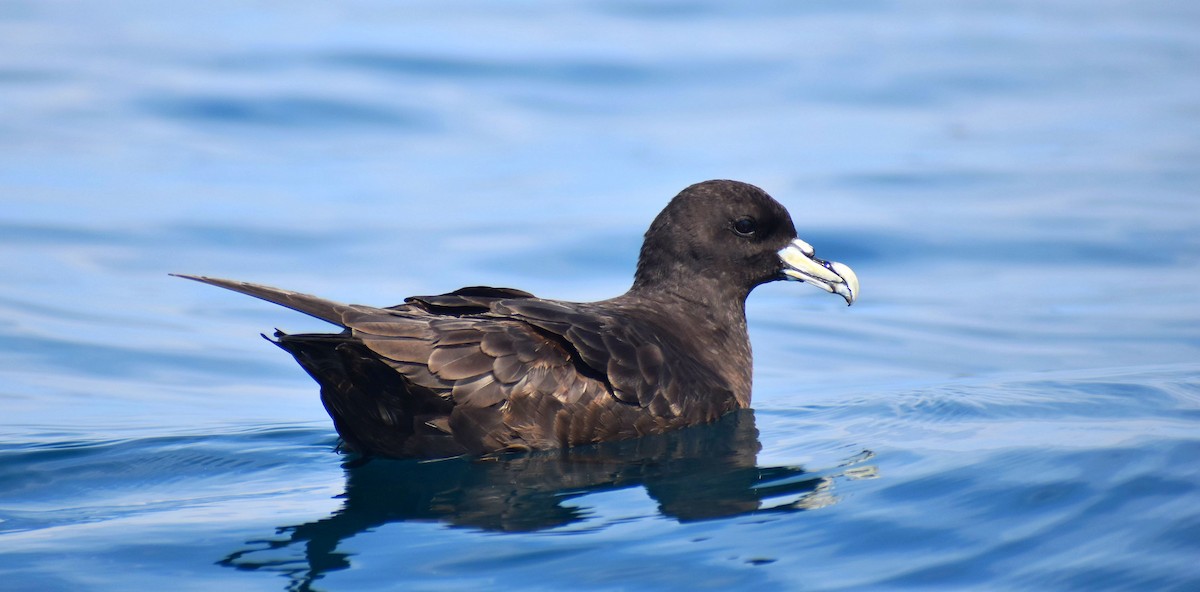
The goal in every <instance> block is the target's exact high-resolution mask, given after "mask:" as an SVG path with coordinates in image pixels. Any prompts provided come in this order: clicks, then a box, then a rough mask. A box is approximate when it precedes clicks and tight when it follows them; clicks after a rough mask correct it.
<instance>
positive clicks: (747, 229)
mask: <svg viewBox="0 0 1200 592" xmlns="http://www.w3.org/2000/svg"><path fill="white" fill-rule="evenodd" d="M755 230H758V223H757V222H755V221H754V218H750V217H745V218H738V219H737V220H734V222H733V231H734V232H736V233H738V234H739V235H741V236H751V235H753V234H754V231H755Z"/></svg>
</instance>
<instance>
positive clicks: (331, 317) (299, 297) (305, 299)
mask: <svg viewBox="0 0 1200 592" xmlns="http://www.w3.org/2000/svg"><path fill="white" fill-rule="evenodd" d="M170 275H173V276H175V277H180V278H184V279H188V280H194V281H197V282H201V283H204V284H209V285H213V286H218V287H221V288H225V289H227V290H233V291H234V292H240V293H242V294H245V295H247V296H253V297H255V298H259V299H262V300H266V301H267V302H272V303H275V304H278V305H280V306H286V307H287V308H290V309H292V310H295V311H298V312H302V313H304V314H306V315H309V316H313V317H316V318H318V319H321V320H322V321H325V322H328V323H333V324H335V325H338V326H339V327H345V326H346V313H349V312H353V311H361V310H362V308H363V307H359V306H355V305H350V304H342V303H340V302H334V301H332V300H326V299H324V298H318V297H316V296H312V295H309V294H303V293H300V292H293V291H291V290H283V289H280V288H272V287H270V286H264V285H261V284H251V283H249V282H239V281H235V280H223V279H220V278H210V277H204V276H198V275H186V274H182V273H172V274H170Z"/></svg>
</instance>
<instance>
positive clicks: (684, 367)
mask: <svg viewBox="0 0 1200 592" xmlns="http://www.w3.org/2000/svg"><path fill="white" fill-rule="evenodd" d="M179 277H183V278H187V279H192V280H196V281H199V282H204V283H206V284H212V285H214V286H220V287H222V288H227V289H230V290H233V291H235V292H240V293H242V294H247V295H249V296H254V297H256V298H261V299H263V300H266V301H268V302H273V303H275V304H278V305H281V306H286V307H288V308H291V309H293V310H296V311H299V312H302V313H305V314H308V315H311V316H313V317H316V318H318V319H321V320H324V321H327V322H330V323H333V324H335V325H338V326H340V327H342V328H343V329H344V330H343V331H342V332H341V333H319V334H297V335H288V334H285V333H283V332H282V331H276V332H275V339H274V340H273V343H275V344H276V345H278V346H279V347H281V348H283V349H284V350H286V351H287V352H288V353H290V354H292V355H293V356H295V358H296V361H298V362H299V363H300V365H301V366H302V367H303V368H304V369H305V370H306V371H307V372H308V373H309V374H310V375H311V376H312V377H313V378H314V379H315V380H316V381H317V383H318V384H319V385H320V386H321V402H322V403H323V404H324V405H325V410H326V411H328V413H329V416H330V417H331V418H332V419H333V425H334V427H335V428H336V429H337V432H338V434H339V435H341V437H342V440H343V441H344V443H345V445H346V446H347V447H348V448H350V449H352V450H353V451H355V452H358V453H359V454H361V455H363V456H375V455H378V456H387V457H399V458H405V457H418V458H435V457H448V456H457V455H464V454H467V455H482V454H488V453H496V452H505V451H516V450H534V449H550V448H559V447H566V446H577V445H584V444H592V443H597V442H603V441H609V440H620V439H625V438H635V437H638V436H643V435H646V434H655V433H661V432H664V431H667V430H672V429H676V428H681V427H685V426H690V425H695V424H701V423H706V422H710V421H713V420H715V419H717V418H719V417H721V416H722V415H724V414H726V413H729V412H730V411H734V410H736V409H741V408H745V407H747V406H749V405H750V385H751V355H750V339H749V335H748V334H747V332H746V311H745V305H746V297H747V296H748V295H749V294H750V291H751V290H752V289H754V288H755V287H756V286H758V285H760V284H764V283H767V282H771V281H775V280H796V281H801V282H805V283H809V284H812V285H814V286H817V287H818V288H821V289H823V290H825V291H827V292H830V293H833V294H837V295H839V296H841V297H842V298H844V299H845V301H846V303H847V304H853V303H854V301H855V299H857V298H858V293H859V288H858V278H857V277H856V276H855V274H854V272H853V271H852V270H851V269H850V268H849V267H847V266H845V265H843V264H841V263H837V262H833V261H824V260H821V259H818V258H817V257H816V256H815V254H814V251H813V248H812V247H811V246H810V245H809V244H808V243H806V242H804V241H802V240H800V239H799V238H797V237H796V228H795V226H794V225H793V223H792V219H791V216H790V215H789V214H788V212H787V210H786V209H784V207H783V206H782V205H780V204H779V202H777V201H775V200H774V199H772V198H771V196H769V195H767V193H766V192H764V191H763V190H761V189H759V188H758V187H755V186H753V185H749V184H746V183H741V182H737V181H726V180H716V181H705V182H702V183H697V184H695V185H692V186H690V187H688V188H686V189H684V190H683V191H681V192H680V193H679V194H678V195H677V196H675V198H674V199H672V200H671V201H670V203H668V204H667V206H666V208H665V209H663V211H662V213H660V214H659V215H658V217H657V218H655V219H654V222H653V223H652V224H651V225H650V229H649V230H647V231H646V235H645V240H644V242H643V244H642V249H641V253H640V255H639V257H638V264H637V271H636V273H635V275H634V279H633V286H632V287H630V288H629V291H628V292H626V293H625V294H622V295H620V296H617V297H615V298H611V299H608V300H601V301H598V302H565V301H559V300H546V299H542V298H537V297H535V296H534V295H532V294H530V293H528V292H523V291H521V290H514V289H510V288H491V287H482V286H480V287H470V288H462V289H460V290H456V291H454V292H450V293H448V294H441V295H438V296H413V297H410V298H406V299H405V301H404V304H400V305H397V306H392V307H388V308H376V307H373V306H363V305H358V304H342V303H339V302H333V301H330V300H325V299H323V298H318V297H316V296H310V295H308V294H302V293H299V292H293V291H290V290H283V289H279V288H272V287H268V286H263V285H258V284H251V283H247V282H239V281H233V280H225V279H218V278H210V277H202V276H192V275H179Z"/></svg>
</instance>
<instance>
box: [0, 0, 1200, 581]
mask: <svg viewBox="0 0 1200 592" xmlns="http://www.w3.org/2000/svg"><path fill="white" fill-rule="evenodd" d="M1197 31H1200V4H1197V3H1195V2H1193V1H1190V0H1148V1H1142V2H1095V1H1090V2H1084V1H1082V0H1051V1H1040V2H1032V1H1024V0H999V1H993V2H954V1H949V0H923V1H917V2H886V1H868V2H828V1H818V2H762V3H742V4H738V3H728V2H717V1H697V0H679V1H667V2H657V1H655V2H651V1H640V0H633V1H628V0H621V1H616V2H569V3H560V2H545V1H534V0H531V1H522V2H504V3H493V2H480V1H476V0H455V1H450V2H403V3H395V2H382V1H378V0H349V1H343V2H337V3H308V4H304V3H301V4H297V3H294V2H281V1H276V0H264V1H260V2H234V1H228V0H215V1H211V2H202V3H195V2H178V1H161V0H160V1H157V2H146V1H138V0H110V1H107V2H102V3H97V2H80V1H69V0H68V1H61V2H48V1H33V0H29V1H24V0H16V1H10V2H5V3H0V278H2V280H3V281H0V410H2V411H0V582H2V584H0V588H3V589H5V590H19V591H26V590H28V591H34V590H37V591H45V590H113V591H117V590H121V591H124V590H139V589H140V590H175V591H180V592H182V591H187V590H206V591H207V590H222V589H225V590H489V589H525V590H559V589H571V590H686V589H718V590H727V589H741V590H857V589H873V590H877V589H943V590H964V589H987V590H1086V591H1093V590H1180V591H1183V590H1197V589H1200V562H1197V560H1196V559H1197V558H1198V557H1200V35H1197V34H1196V32H1197ZM710 178H733V179H739V180H744V181H748V182H752V183H755V184H757V185H760V186H762V187H763V188H764V189H766V190H767V191H769V192H770V193H771V194H772V195H774V196H775V197H777V198H778V199H779V200H780V201H782V202H783V203H784V204H785V205H786V206H787V207H788V208H789V209H790V210H791V212H792V214H793V217H794V218H795V221H796V225H797V227H798V229H799V231H800V235H801V237H803V238H804V239H805V240H807V241H808V242H810V243H812V244H813V245H814V246H815V247H816V249H817V252H818V254H820V255H822V256H824V257H827V258H831V259H835V260H838V261H842V262H845V263H847V264H849V265H851V266H852V267H853V268H854V269H855V270H856V271H857V272H858V274H859V276H860V278H861V279H862V282H863V292H862V295H861V299H860V301H859V302H858V303H856V304H855V305H854V306H853V307H850V308H846V307H845V306H841V305H839V301H838V300H837V299H836V298H832V297H830V296H829V295H827V294H824V293H821V292H819V291H817V290H815V289H813V288H811V287H809V286H803V285H799V284H794V283H791V284H788V285H769V286H764V287H763V288H760V289H759V290H757V291H756V292H755V293H754V294H753V295H752V297H751V299H750V301H749V303H748V306H747V313H748V316H749V319H750V330H751V337H752V340H753V343H754V348H755V391H754V411H753V412H742V413H739V414H735V415H733V416H730V417H727V418H726V419H724V420H722V421H721V422H719V423H718V424H715V425H712V426H705V427H701V428H696V429H692V430H685V431H683V432H680V433H677V434H672V435H668V436H664V437H662V438H653V439H648V440H645V441H636V442H627V443H622V444H618V445H613V446H608V447H602V448H599V449H581V450H577V451H573V452H571V453H570V454H567V455H539V454H533V455H524V456H514V457H508V458H502V459H499V460H491V461H486V462H481V461H471V460H465V459H454V460H447V461H441V462H435V463H417V462H411V461H409V462H402V461H378V462H370V463H367V464H365V465H361V466H359V465H356V464H354V463H349V462H347V461H349V460H350V458H349V457H347V456H344V455H342V454H341V453H339V452H338V451H337V449H336V446H337V440H336V434H335V433H334V431H333V428H332V426H331V425H330V422H329V420H328V418H327V417H326V415H325V413H324V411H323V409H322V408H321V405H320V402H319V400H318V398H317V389H316V386H315V384H313V383H312V382H311V380H310V379H309V378H308V377H307V376H306V375H305V374H304V373H303V371H302V370H301V369H300V368H299V367H297V366H296V365H295V364H294V362H293V361H292V360H291V359H290V358H289V357H288V356H287V355H286V354H284V353H283V352H280V351H279V350H277V349H276V348H274V347H272V346H271V345H269V344H267V343H266V342H264V341H262V340H261V339H259V338H258V336H257V335H258V333H259V332H265V331H269V330H270V329H271V328H273V327H281V328H284V329H285V330H288V331H305V330H325V329H327V328H328V327H327V326H325V325H324V324H322V323H321V322H319V321H315V320H312V319H308V318H306V317H303V316H302V315H299V314H296V313H293V312H291V311H287V310H284V309H281V308H278V307H273V306H270V305H267V304H265V303H262V302H259V301H256V300H252V299H249V298H245V297H242V296H238V295H235V294H232V293H228V292H224V291H220V290H216V289H213V288H209V287H205V286H201V285H199V284H194V283H191V282H184V281H182V280H178V279H175V278H170V277H168V276H167V275H166V274H167V273H169V272H183V273H200V274H205V275H214V276H218V277H232V278H238V279H245V280H251V281H256V282H261V283H267V284H272V285H279V286H284V287H288V288H292V289H297V290H302V291H306V292H311V293H316V294H320V295H323V296H326V297H330V298H335V299H339V300H343V301H353V302H362V303H367V304H376V305H390V304H395V303H398V302H399V301H400V300H401V299H402V298H403V297H404V296H407V295H410V294H429V293H439V292H444V291H449V290H453V289H455V288H458V287H460V286H464V285H480V284H484V285H500V286H513V287H519V288H522V289H526V290H530V291H532V292H534V293H536V294H538V295H541V296H545V297H550V298H559V299H571V300H590V299H599V298H605V297H609V296H613V295H616V294H619V293H621V292H622V291H624V290H625V289H626V288H627V287H628V285H629V281H630V278H631V277H632V272H633V266H634V262H635V258H636V254H637V249H638V246H639V244H640V238H641V233H642V232H644V230H645V228H646V226H647V225H648V223H649V221H650V220H651V219H652V218H653V217H654V215H655V214H656V213H657V212H658V210H659V209H660V208H661V207H662V206H663V205H664V204H665V203H666V201H667V200H668V199H669V198H670V197H671V196H672V195H674V194H675V193H676V192H677V191H679V190H680V189H682V188H683V187H685V186H687V185H689V184H691V183H694V182H697V181H701V180H705V179H710Z"/></svg>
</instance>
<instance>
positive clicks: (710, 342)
mask: <svg viewBox="0 0 1200 592" xmlns="http://www.w3.org/2000/svg"><path fill="white" fill-rule="evenodd" d="M631 296H636V298H632V299H631V298H630V297H631ZM614 302H641V303H646V302H654V303H656V306H654V314H655V315H656V316H657V317H660V318H659V319H658V320H657V321H656V322H659V323H661V324H663V325H667V326H679V327H686V330H685V331H684V332H682V333H681V334H680V335H681V336H686V339H687V340H688V342H687V343H681V344H680V346H681V347H683V348H686V350H688V351H690V352H691V353H692V354H693V355H694V356H695V357H696V358H697V359H698V360H699V361H700V362H701V363H702V364H703V365H704V366H705V367H708V368H712V369H714V370H716V371H717V372H718V374H719V375H720V376H721V377H725V378H729V379H730V380H731V382H730V384H728V385H726V386H728V387H729V389H730V390H732V391H733V393H734V396H735V397H736V399H737V401H738V403H739V406H741V407H748V406H749V405H750V387H751V383H752V370H753V361H752V355H751V350H750V336H749V333H748V332H747V330H746V300H745V296H742V295H739V294H727V293H722V292H721V291H718V290H706V289H703V287H700V286H689V287H688V288H687V289H676V288H674V287H666V286H659V287H655V289H645V287H642V288H641V289H639V287H638V286H637V285H635V286H634V287H633V288H631V289H630V290H629V292H627V293H626V294H625V295H624V296H621V297H618V298H616V299H614Z"/></svg>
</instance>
